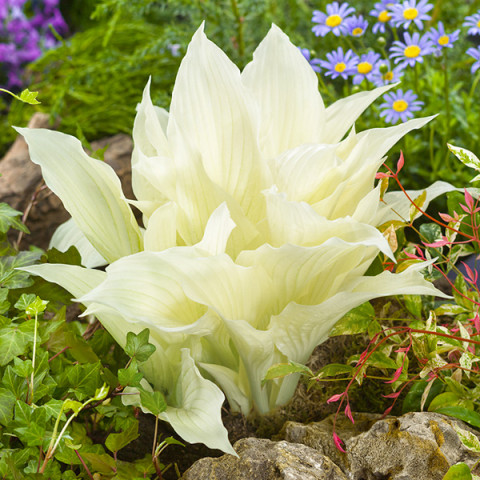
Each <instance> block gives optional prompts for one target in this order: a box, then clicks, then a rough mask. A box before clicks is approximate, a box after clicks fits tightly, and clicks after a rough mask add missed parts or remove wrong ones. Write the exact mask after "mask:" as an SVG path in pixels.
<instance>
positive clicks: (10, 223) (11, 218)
mask: <svg viewBox="0 0 480 480" xmlns="http://www.w3.org/2000/svg"><path fill="white" fill-rule="evenodd" d="M20 215H22V212H19V211H18V210H14V209H13V208H12V207H11V206H10V205H8V204H7V203H3V202H2V203H0V232H1V233H7V232H8V230H10V228H15V229H16V230H20V231H22V232H24V233H30V232H29V230H28V228H27V227H26V226H25V225H24V224H23V223H22V222H21V220H20V219H19V218H18V217H19V216H20Z"/></svg>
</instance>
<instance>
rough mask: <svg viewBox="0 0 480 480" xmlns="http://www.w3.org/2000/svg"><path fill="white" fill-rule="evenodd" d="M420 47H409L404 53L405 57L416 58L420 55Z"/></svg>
mask: <svg viewBox="0 0 480 480" xmlns="http://www.w3.org/2000/svg"><path fill="white" fill-rule="evenodd" d="M420 52H421V50H420V47H419V46H418V45H409V46H408V47H407V48H406V49H405V50H404V51H403V53H404V55H405V56H406V57H408V58H415V57H418V56H419V55H420Z"/></svg>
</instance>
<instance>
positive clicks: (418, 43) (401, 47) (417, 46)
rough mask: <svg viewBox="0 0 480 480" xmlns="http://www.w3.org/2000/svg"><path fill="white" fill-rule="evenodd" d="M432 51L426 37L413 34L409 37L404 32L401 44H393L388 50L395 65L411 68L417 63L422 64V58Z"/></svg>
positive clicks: (431, 46)
mask: <svg viewBox="0 0 480 480" xmlns="http://www.w3.org/2000/svg"><path fill="white" fill-rule="evenodd" d="M434 50H435V47H434V45H433V43H432V42H431V40H429V39H428V38H427V36H426V35H424V36H423V37H420V34H419V33H417V32H415V33H414V34H413V35H411V36H410V34H409V33H408V32H405V35H404V41H403V42H400V41H397V42H393V46H392V47H391V48H390V53H391V55H390V57H391V58H394V59H395V60H394V62H395V63H398V64H400V65H402V66H406V65H410V66H411V67H413V66H414V65H415V64H416V63H417V62H418V63H422V62H423V56H424V55H428V54H429V53H433V52H434Z"/></svg>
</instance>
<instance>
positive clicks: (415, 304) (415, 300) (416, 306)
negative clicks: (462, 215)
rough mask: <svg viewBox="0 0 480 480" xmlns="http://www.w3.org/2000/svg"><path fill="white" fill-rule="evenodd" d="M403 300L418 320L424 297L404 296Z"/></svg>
mask: <svg viewBox="0 0 480 480" xmlns="http://www.w3.org/2000/svg"><path fill="white" fill-rule="evenodd" d="M422 226H423V225H422ZM403 300H404V303H405V308H406V309H407V310H408V311H409V313H411V314H412V315H413V316H414V317H417V318H418V317H421V316H422V297H421V296H420V295H404V296H403Z"/></svg>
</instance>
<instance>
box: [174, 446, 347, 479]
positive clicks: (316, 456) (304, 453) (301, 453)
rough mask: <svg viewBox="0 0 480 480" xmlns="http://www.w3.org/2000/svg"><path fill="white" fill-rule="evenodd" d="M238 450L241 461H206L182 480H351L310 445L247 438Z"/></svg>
mask: <svg viewBox="0 0 480 480" xmlns="http://www.w3.org/2000/svg"><path fill="white" fill-rule="evenodd" d="M234 448H235V451H236V452H237V453H238V458H237V457H234V456H233V455H228V454H227V455H223V456H221V457H219V458H202V459H201V460H198V461H197V462H195V463H194V464H193V465H192V466H191V467H190V468H189V469H188V470H187V471H186V472H185V473H184V474H183V476H182V477H181V480H200V479H201V480H245V479H248V480H347V477H346V476H345V475H344V474H343V472H342V471H341V470H340V468H338V467H337V465H335V464H334V463H333V462H332V461H331V460H330V459H329V458H328V457H326V456H325V455H322V454H321V453H320V452H318V451H316V450H314V449H313V448H310V447H307V446H306V445H299V444H296V443H289V442H286V441H279V442H273V441H271V440H268V439H265V438H243V439H241V440H239V441H238V442H236V443H235V445H234Z"/></svg>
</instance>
